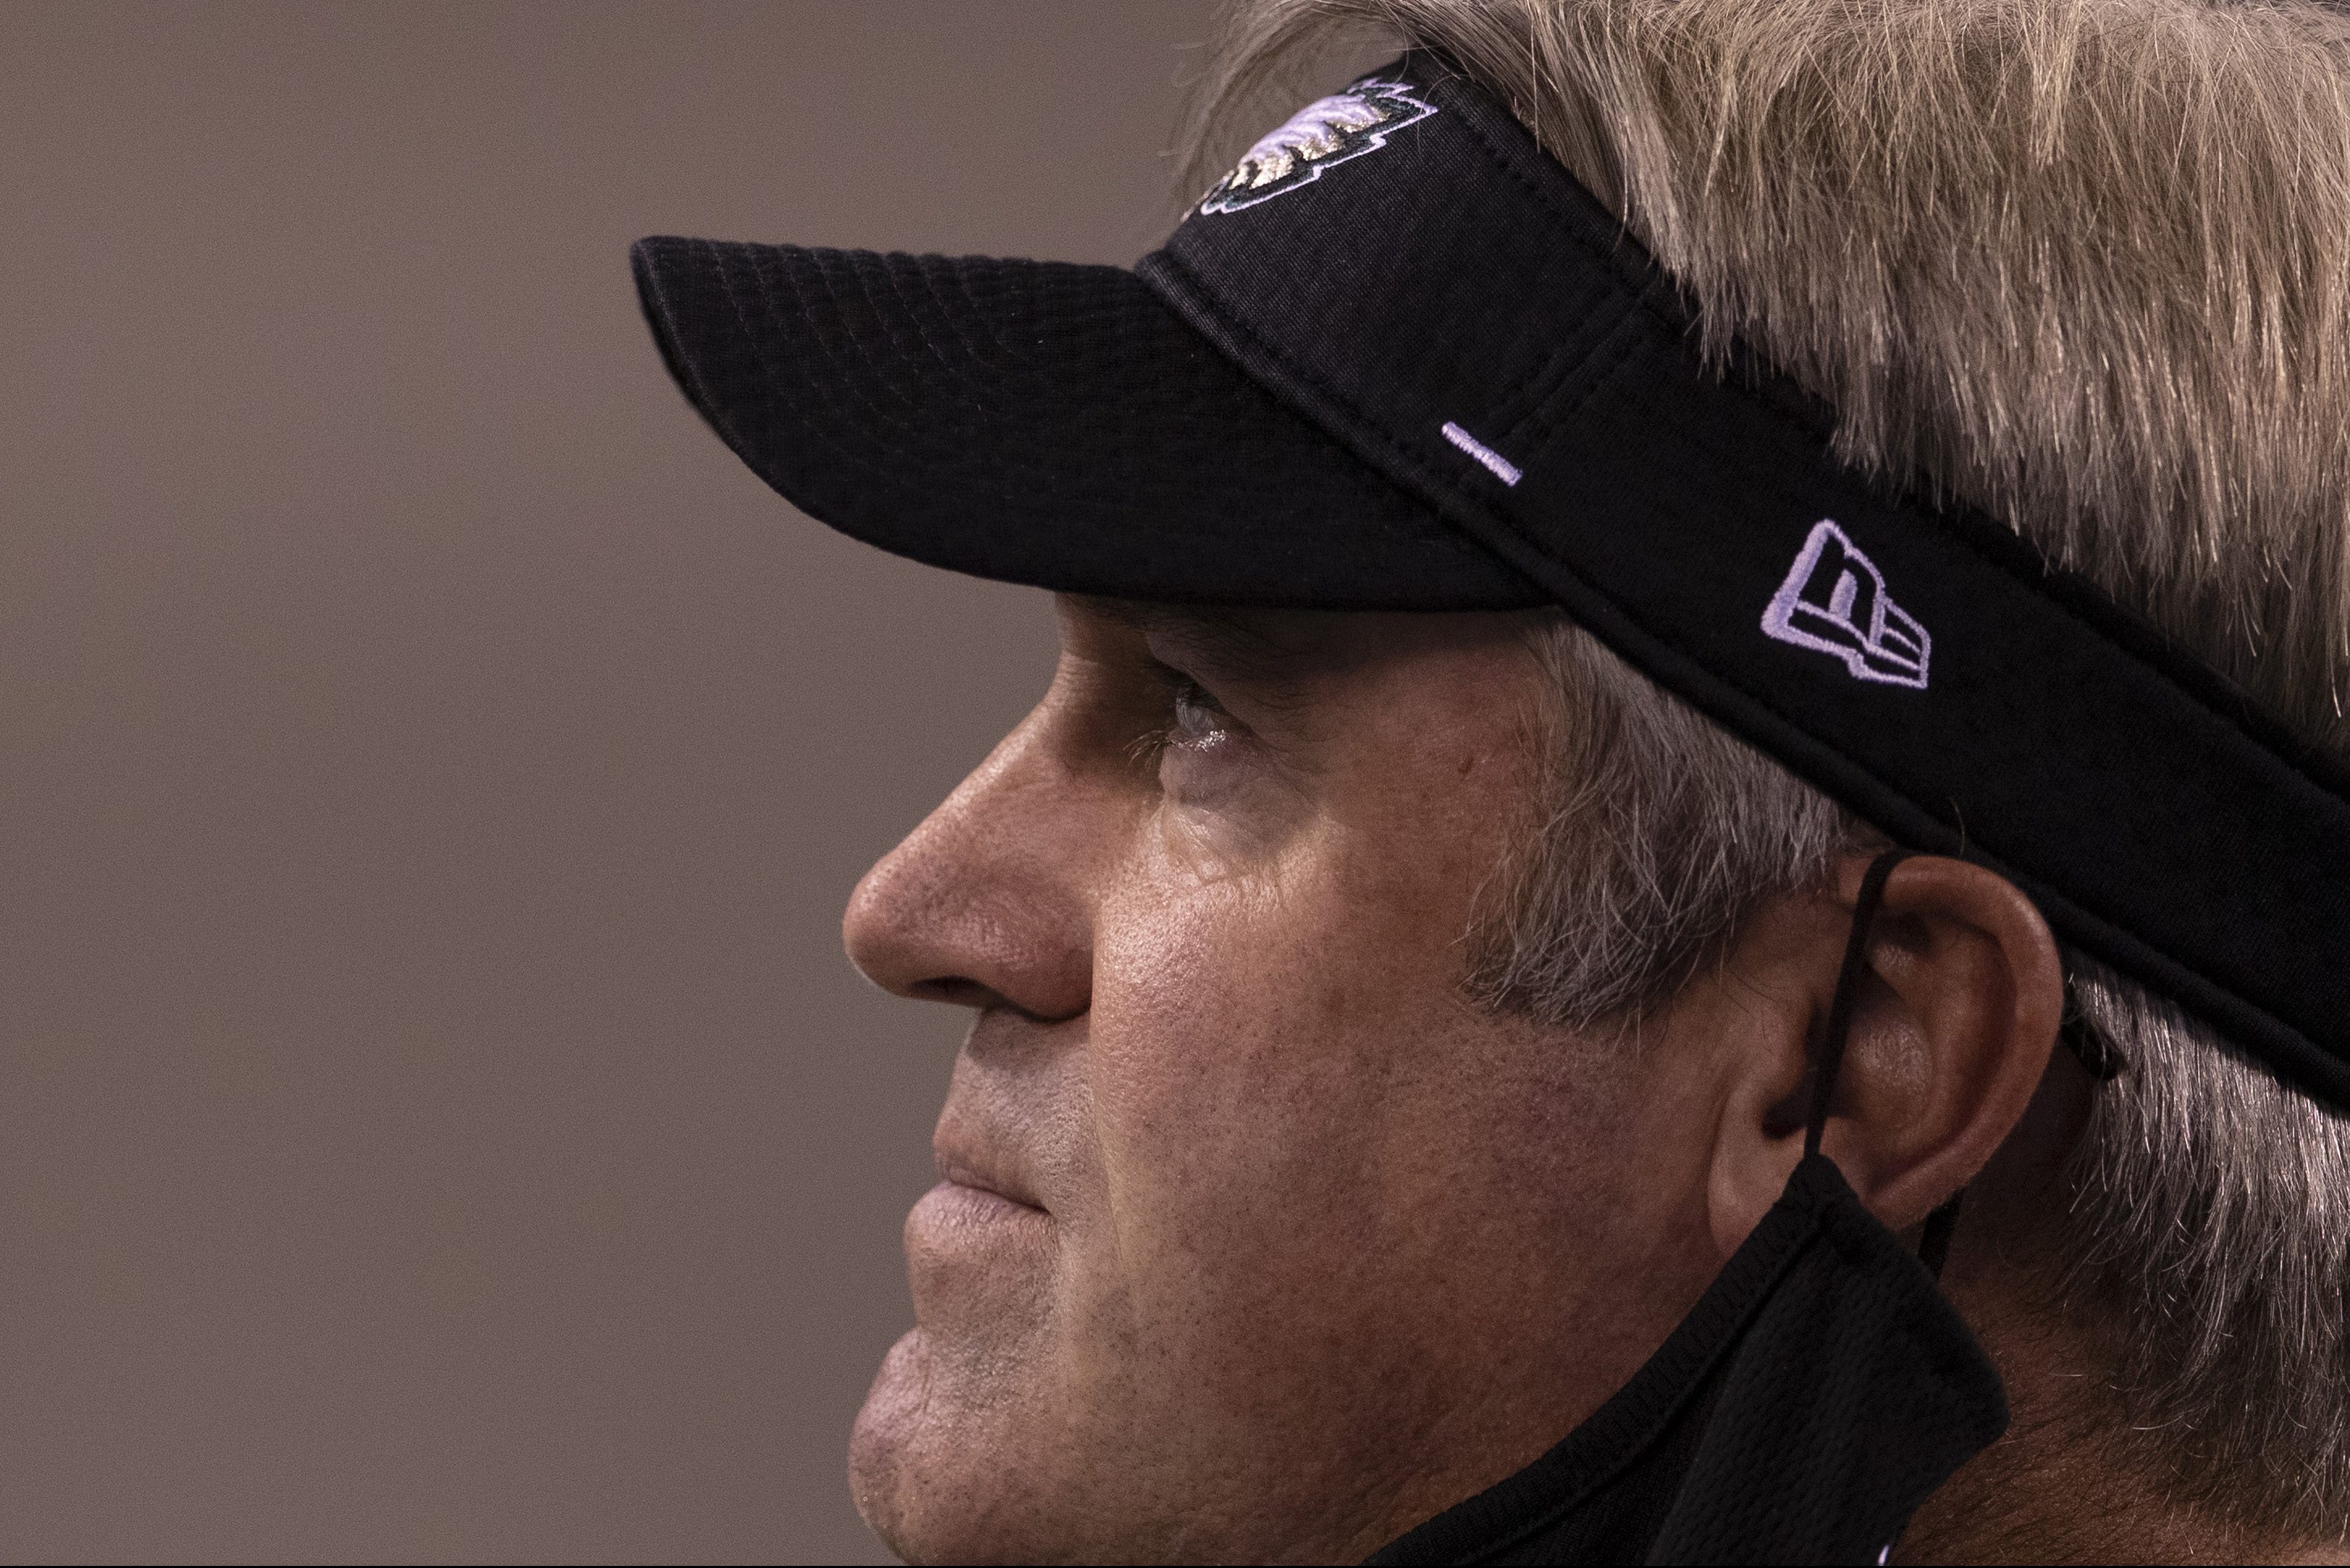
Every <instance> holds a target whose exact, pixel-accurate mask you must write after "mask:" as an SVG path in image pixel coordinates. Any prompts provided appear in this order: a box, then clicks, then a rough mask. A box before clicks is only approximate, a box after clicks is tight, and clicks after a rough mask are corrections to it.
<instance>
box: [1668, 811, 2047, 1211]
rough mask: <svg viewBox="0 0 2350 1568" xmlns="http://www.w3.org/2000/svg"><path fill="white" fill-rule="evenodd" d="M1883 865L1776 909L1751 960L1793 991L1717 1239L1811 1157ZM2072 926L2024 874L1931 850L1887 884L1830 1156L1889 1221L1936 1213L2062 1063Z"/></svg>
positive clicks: (1784, 995)
mask: <svg viewBox="0 0 2350 1568" xmlns="http://www.w3.org/2000/svg"><path fill="white" fill-rule="evenodd" d="M1867 865H1868V862H1867V861H1866V859H1863V858H1861V857H1853V858H1851V859H1850V860H1848V861H1847V862H1846V865H1845V866H1844V867H1841V868H1840V872H1839V875H1838V877H1837V880H1836V882H1835V886H1834V888H1832V889H1827V890H1824V891H1822V892H1821V893H1820V894H1818V895H1815V896H1814V897H1812V898H1796V899H1791V900H1784V901H1783V902H1782V904H1781V905H1778V906H1774V907H1773V908H1772V909H1768V910H1766V911H1764V912H1763V915H1762V916H1760V917H1758V924H1762V923H1767V924H1768V925H1769V926H1770V927H1772V928H1773V929H1766V930H1763V931H1761V932H1758V933H1756V935H1757V936H1759V938H1760V939H1761V940H1742V942H1741V946H1740V950H1739V953H1738V955H1737V959H1736V960H1734V962H1736V961H1748V962H1752V963H1754V964H1757V965H1761V966H1767V968H1768V969H1770V970H1771V971H1775V972H1773V973H1770V974H1769V975H1767V976H1763V975H1757V976H1756V977H1754V978H1755V979H1757V980H1758V981H1761V982H1762V989H1763V992H1764V993H1765V994H1769V995H1772V996H1774V997H1777V998H1780V999H1782V1001H1781V1004H1780V1005H1779V1006H1777V1007H1776V1008H1774V1009H1773V1011H1772V1016H1771V1018H1770V1019H1769V1020H1768V1021H1767V1022H1768V1024H1769V1027H1767V1028H1766V1030H1765V1037H1764V1038H1763V1039H1760V1040H1750V1041H1749V1042H1747V1043H1746V1044H1748V1045H1749V1047H1750V1049H1749V1050H1748V1051H1747V1052H1745V1053H1743V1054H1741V1056H1740V1057H1739V1058H1738V1066H1737V1069H1736V1072H1735V1074H1734V1080H1735V1081H1733V1082H1732V1084H1731V1085H1730V1086H1729V1095H1728V1098H1727V1101H1726V1105H1725V1109H1726V1111H1727V1113H1728V1114H1727V1115H1726V1116H1725V1117H1724V1119H1723V1122H1722V1125H1721V1128H1720V1142H1719V1146H1718V1147H1717V1149H1716V1168H1715V1171H1714V1174H1713V1179H1712V1184H1711V1185H1712V1195H1711V1196H1712V1202H1713V1208H1714V1214H1713V1222H1714V1229H1715V1231H1716V1235H1717V1241H1721V1242H1722V1243H1724V1244H1725V1250H1729V1249H1731V1248H1734V1247H1735V1245H1736V1244H1737V1242H1738V1241H1742V1240H1743V1238H1744V1236H1745V1234H1746V1232H1747V1231H1750V1230H1752V1226H1753V1224H1754V1222H1755V1221H1757V1220H1760V1218H1761V1216H1762V1213H1763V1210H1765V1209H1767V1208H1768V1207H1769V1205H1770V1203H1771V1201H1772V1200H1773V1199H1775V1198H1776V1197H1777V1195H1778V1190H1779V1189H1780V1188H1781V1187H1783V1185H1784V1183H1785V1181H1786V1179H1787V1177H1788V1175H1789V1174H1791V1173H1792V1172H1793V1170H1794V1166H1795V1164H1796V1162H1797V1160H1798V1159H1799V1158H1801V1153H1802V1144H1803V1122H1804V1112H1805V1110H1806V1109H1808V1102H1809V1098H1810V1092H1811V1083H1812V1078H1811V1074H1810V1070H1809V1069H1810V1066H1811V1061H1812V1055H1813V1054H1814V1052H1815V1050H1816V1048H1817V1044H1818V1042H1819V1040H1820V1039H1821V1037H1822V1035H1823V1034H1824V1033H1825V1028H1826V1023H1827V1018H1828V1013H1829V1011H1830V1008H1831V1005H1832V1003H1833V999H1834V995H1835V984H1836V977H1837V972H1838V971H1839V970H1840V968H1841V967H1842V962H1843V957H1844V948H1845V945H1846V939H1847V938H1848V936H1849V933H1850V929H1851V920H1852V914H1853V909H1854V905H1855V902H1856V898H1857V897H1858V894H1859V891H1860V887H1861V881H1862V877H1863V876H1864V875H1865V873H1866V867H1867ZM2063 1012H2064V973H2063V967H2062V963H2061V961H2060V959H2059V956H2058V953H2057V949H2056V943H2055V939H2054V936H2053V935H2052V934H2051V933H2050V932H2049V929H2048V926H2047V922H2046V921H2045V920H2044V919H2042V918H2041V915H2040V912H2039V910H2038V909H2035V908H2033V904H2032V902H2031V900H2030V899H2029V898H2025V897H2024V895H2023V894H2022V892H2021V891H2020V890H2019V889H2018V888H2016V887H2015V886H2014V885H2013V884H2012V883H2011V882H2009V881H2008V880H2007V879H2006V878H2004V877H2001V876H1999V875H1998V874H1997V873H1995V872H1992V871H1989V870H1986V869H1984V868H1983V867H1980V866H1975V865H1972V864H1970V863H1969V862H1966V861H1962V860H1955V859H1949V858H1944V857H1922V856H1921V857H1911V858H1908V859H1904V860H1902V861H1901V862H1900V863H1899V864H1898V866H1896V867H1894V868H1893V869H1892V871H1891V873H1890V875H1889V876H1888V877H1887V878H1886V881H1885V885H1884V891H1883V897H1882V903H1881V907H1880V909H1879V910H1878V913H1877V917H1876V919H1875V920H1874V922H1873V923H1872V925H1871V929H1870V931H1869V936H1868V941H1867V947H1866V968H1865V971H1864V972H1863V973H1862V975H1861V976H1860V978H1859V981H1858V983H1857V985H1856V991H1855V994H1854V997H1853V1007H1852V1019H1851V1026H1850V1029H1849V1032H1848V1034H1847V1037H1846V1046H1845V1052H1844V1059H1843V1062H1842V1064H1841V1066H1840V1068H1839V1070H1838V1071H1837V1072H1836V1074H1835V1088H1834V1094H1833V1096H1832V1098H1831V1101H1830V1107H1829V1116H1828V1120H1827V1125H1826V1128H1825V1136H1824V1137H1823V1139H1822V1142H1821V1151H1822V1152H1823V1153H1824V1154H1825V1155H1826V1156H1827V1157H1828V1158H1830V1159H1832V1160H1834V1161H1835V1164H1836V1165H1837V1167H1838V1168H1839V1169H1840V1170H1841V1171H1842V1172H1843V1174H1844V1178H1845V1179H1846V1181H1847V1182H1848V1183H1850V1184H1851V1186H1852V1188H1853V1189H1854V1191H1855V1192H1856V1194H1857V1195H1858V1196H1859V1197H1860V1199H1861V1200H1862V1202H1863V1203H1865V1204H1866V1206H1867V1207H1868V1209H1869V1210H1871V1211H1872V1212H1873V1213H1874V1214H1875V1215H1876V1216H1877V1219H1878V1220H1881V1221H1882V1222H1883V1223H1885V1224H1886V1225H1887V1226H1888V1227H1890V1228H1892V1229H1895V1230H1899V1229H1902V1228H1904V1227H1906V1226H1908V1225H1911V1224H1914V1223H1916V1222H1917V1221H1918V1220H1922V1219H1924V1218H1925V1217H1926V1215H1927V1214H1928V1213H1929V1212H1931V1211H1932V1210H1934V1209H1935V1208H1936V1207H1937V1206H1938V1205H1939V1204H1940V1203H1941V1202H1942V1201H1943V1200H1944V1199H1947V1198H1949V1197H1950V1195H1951V1194H1952V1193H1954V1192H1956V1191H1958V1190H1959V1189H1960V1188H1962V1187H1964V1186H1965V1185H1966V1184H1967V1182H1968V1181H1970V1179H1973V1177H1974V1175H1975V1173H1976V1172H1977V1171H1979V1170H1980V1169H1981V1168H1982V1167H1983V1165H1984V1164H1985V1163H1986V1162H1987V1161H1988V1160H1989V1159H1990V1158H1991V1155H1992V1154H1993V1153H1994V1152H1995V1151H1996V1150H1997V1149H1998V1148H1999V1147H2000V1145H2001V1143H2002V1141H2003V1140H2004V1139H2005V1138H2006V1137H2007V1136H2008V1134H2009V1133H2010V1132H2011V1131H2012V1129H2013V1128H2014V1127H2015V1125H2016V1124H2017V1122H2018V1121H2020V1120H2021V1119H2022V1116H2023V1112H2024V1110H2025V1108H2026V1106H2029V1104H2030V1103H2031V1100H2032V1096H2033V1092H2034V1091H2035V1090H2036V1088H2037V1087H2038V1085H2039V1084H2040V1082H2041V1079H2042V1077H2043V1074H2044V1072H2045V1070H2046V1067H2047V1064H2048V1056H2049V1053H2050V1050H2051V1049H2052V1048H2053V1046H2054V1044H2055V1039H2056V1030H2057V1024H2058V1023H2059V1021H2060V1019H2061V1018H2062V1016H2063Z"/></svg>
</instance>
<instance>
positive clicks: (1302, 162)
mask: <svg viewBox="0 0 2350 1568" xmlns="http://www.w3.org/2000/svg"><path fill="white" fill-rule="evenodd" d="M1435 112H1436V106H1435V105H1434V104H1429V103H1422V102H1420V100H1419V99H1416V98H1414V97H1412V96H1411V89H1410V88H1407V87H1406V86H1404V84H1403V83H1401V82H1383V81H1379V80H1378V79H1376V78H1368V77H1367V78H1364V79H1363V80H1361V81H1358V82H1357V83H1356V84H1355V85H1354V86H1352V87H1350V88H1347V90H1346V91H1345V92H1341V93H1333V94H1331V95H1330V96H1329V97H1328V98H1321V99H1315V100H1314V101H1313V102H1312V103H1309V104H1307V105H1306V106H1305V108H1304V109H1299V110H1298V111H1297V112H1296V113H1295V114H1293V115H1291V116H1290V117H1289V119H1288V120H1287V121H1286V122H1285V123H1284V124H1283V126H1282V128H1281V129H1280V130H1276V131H1274V133H1273V134H1272V135H1270V136H1268V137H1265V138H1264V139H1263V140H1261V141H1259V142H1258V143H1257V144H1256V145H1255V146H1253V147H1252V148H1250V149H1249V150H1248V151H1247V152H1246V153H1245V154H1244V155H1243V157H1242V159H1241V161H1240V163H1239V165H1238V166H1237V167H1235V168H1234V169H1233V170H1232V172H1231V173H1229V174H1227V175H1225V176H1224V177H1223V178H1222V179H1221V180H1219V181H1217V182H1216V183H1215V185H1214V187H1213V188H1212V189H1211V190H1210V191H1209V192H1208V193H1207V194H1206V195H1205V196H1203V197H1201V199H1200V207H1199V210H1200V211H1201V212H1202V213H1236V212H1238V211H1240V210H1241V209H1242V208H1243V207H1253V206H1255V205H1256V204H1257V203H1258V202H1270V201H1271V200H1273V199H1274V197H1275V196H1278V195H1280V194H1281V193H1282V192H1284V191H1295V190H1296V189H1297V188H1298V187H1299V186H1300V185H1309V184H1312V183H1313V182H1315V181H1316V180H1319V179H1320V178H1322V171H1324V170H1325V169H1327V168H1329V167H1330V166H1331V165H1332V164H1334V163H1344V162H1345V161H1347V159H1349V158H1360V157H1361V156H1362V155H1363V154H1364V153H1366V152H1377V151H1378V150H1379V149H1380V148H1382V147H1385V146H1386V145H1387V144H1388V132H1389V131H1393V130H1402V129H1403V128H1404V127H1405V126H1407V125H1412V124H1416V123H1418V122H1419V121H1420V120H1423V119H1427V118H1428V117H1429V116H1430V115H1431V114H1434V113H1435Z"/></svg>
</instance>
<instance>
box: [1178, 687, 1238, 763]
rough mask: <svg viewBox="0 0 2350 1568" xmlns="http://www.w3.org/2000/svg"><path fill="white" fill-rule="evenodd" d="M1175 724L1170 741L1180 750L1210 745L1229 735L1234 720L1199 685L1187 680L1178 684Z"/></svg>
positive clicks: (1221, 705) (1222, 706) (1220, 704)
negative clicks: (1187, 747) (1180, 748)
mask: <svg viewBox="0 0 2350 1568" xmlns="http://www.w3.org/2000/svg"><path fill="white" fill-rule="evenodd" d="M1173 707H1174V722H1173V723H1171V724H1170V725H1169V726H1168V732H1167V739H1168V740H1169V742H1171V743H1173V744H1175V745H1179V746H1204V745H1211V744H1213V743H1214V742H1217V741H1218V740H1220V739H1222V738H1223V737H1224V736H1225V735H1226V734H1227V733H1229V732H1230V731H1231V729H1232V715H1231V714H1230V713H1227V712H1225V711H1224V705H1223V704H1222V703H1221V702H1219V701H1216V700H1215V699H1214V698H1213V697H1211V696H1210V695H1209V694H1208V691H1207V689H1206V688H1205V687H1203V686H1201V684H1200V683H1199V682H1198V681H1196V680H1191V679H1190V678H1189V677H1185V678H1183V679H1181V680H1178V681H1177V682H1176V685H1175V693H1174V703H1173Z"/></svg>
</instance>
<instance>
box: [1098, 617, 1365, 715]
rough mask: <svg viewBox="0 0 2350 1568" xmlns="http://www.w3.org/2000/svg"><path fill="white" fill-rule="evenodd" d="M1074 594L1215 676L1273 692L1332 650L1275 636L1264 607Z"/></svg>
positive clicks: (1290, 683)
mask: <svg viewBox="0 0 2350 1568" xmlns="http://www.w3.org/2000/svg"><path fill="white" fill-rule="evenodd" d="M1073 597H1078V598H1079V602H1080V603H1082V604H1083V605H1084V606H1085V607H1086V608H1087V609H1088V610H1090V611H1092V612H1093V613H1094V614H1096V615H1098V616H1100V617H1101V618H1104V619H1105V620H1110V621H1115V622H1117V623H1118V625H1120V626H1124V627H1129V628H1133V629H1134V630H1136V631H1139V632H1141V633H1142V634H1143V635H1144V636H1145V637H1154V636H1155V637H1159V638H1163V639H1165V640H1166V641H1167V642H1169V643H1170V644H1172V645H1173V649H1174V651H1176V652H1177V653H1178V654H1179V656H1180V657H1181V658H1183V659H1185V660H1186V661H1191V660H1197V661H1198V662H1200V663H1201V664H1203V665H1205V666H1206V667H1207V672H1208V673H1210V674H1211V675H1215V676H1221V677H1223V678H1224V679H1227V680H1238V681H1243V682H1245V683H1246V684H1248V685H1250V686H1252V687H1257V688H1263V689H1267V690H1268V692H1269V693H1272V692H1280V691H1284V690H1290V689H1294V688H1295V686H1296V684H1297V682H1298V680H1299V678H1300V677H1301V676H1303V675H1304V674H1305V673H1306V671H1307V670H1309V669H1311V668H1312V667H1313V666H1314V665H1315V664H1316V663H1318V662H1321V660H1322V659H1323V658H1326V655H1327V651H1328V650H1327V649H1325V648H1323V647H1321V646H1319V645H1318V639H1312V638H1305V639H1300V638H1284V637H1281V636H1278V635H1276V634H1275V633H1274V631H1272V630H1271V629H1270V628H1268V627H1267V626H1266V624H1265V622H1264V619H1263V612H1262V611H1257V610H1252V609H1248V608H1245V607H1237V606H1222V605H1170V604H1159V603H1152V602H1149V601H1147V600H1138V599H1111V598H1094V597H1085V596H1073Z"/></svg>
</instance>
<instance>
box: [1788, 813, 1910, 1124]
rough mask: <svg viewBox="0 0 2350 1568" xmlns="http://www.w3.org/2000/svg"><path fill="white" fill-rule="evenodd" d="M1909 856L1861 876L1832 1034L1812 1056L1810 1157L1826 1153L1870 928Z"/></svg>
mask: <svg viewBox="0 0 2350 1568" xmlns="http://www.w3.org/2000/svg"><path fill="white" fill-rule="evenodd" d="M1908 858H1909V852H1908V850H1906V849H1888V850H1887V851H1886V852H1885V853H1884V854H1882V855H1880V856H1878V857H1877V858H1876V859H1874V860H1872V861H1870V862H1869V863H1868V870H1867V872H1866V874H1865V875H1864V876H1862V877H1861V879H1860V897H1859V898H1856V899H1854V900H1853V905H1852V935H1851V936H1849V937H1847V938H1846V939H1845V944H1844V968H1843V969H1841V970H1839V971H1837V972H1836V988H1835V998H1834V999H1833V1000H1832V1001H1830V1002H1829V1003H1828V1027H1827V1033H1825V1035H1823V1036H1822V1037H1821V1039H1820V1049H1819V1054H1818V1055H1817V1056H1815V1057H1814V1058H1813V1061H1812V1110H1811V1115H1810V1116H1808V1117H1806V1118H1805V1120H1804V1158H1806V1159H1809V1158H1811V1157H1812V1156H1814V1155H1815V1154H1817V1153H1819V1152H1820V1135H1821V1134H1822V1133H1824V1132H1825V1131H1826V1130H1827V1125H1828V1102H1829V1101H1830V1100H1831V1099H1833V1098H1835V1083H1836V1074H1837V1073H1838V1072H1840V1071H1842V1070H1843V1067H1844V1042H1845V1036H1846V1035H1847V1034H1849V1033H1852V1007H1853V998H1854V993H1855V992H1858V991H1859V990H1860V977H1861V976H1862V975H1864V974H1866V973H1867V972H1868V931H1869V928H1870V927H1871V926H1874V925H1875V924H1876V923H1877V906H1878V905H1880V904H1882V903H1883V902H1884V901H1885V879H1886V878H1887V877H1890V876H1892V875H1893V868H1894V867H1896V866H1898V865H1900V864H1901V862H1903V861H1904V860H1907V859H1908Z"/></svg>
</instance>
